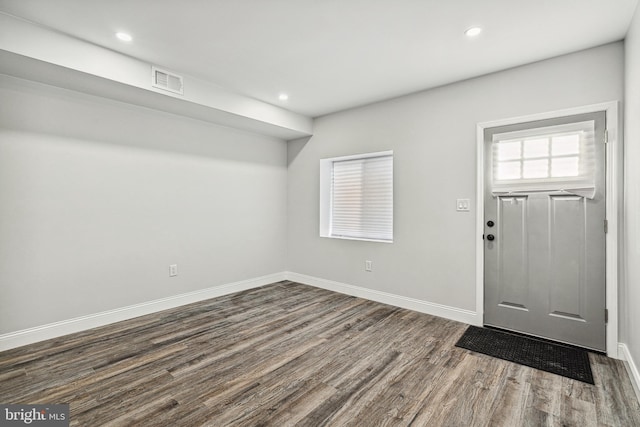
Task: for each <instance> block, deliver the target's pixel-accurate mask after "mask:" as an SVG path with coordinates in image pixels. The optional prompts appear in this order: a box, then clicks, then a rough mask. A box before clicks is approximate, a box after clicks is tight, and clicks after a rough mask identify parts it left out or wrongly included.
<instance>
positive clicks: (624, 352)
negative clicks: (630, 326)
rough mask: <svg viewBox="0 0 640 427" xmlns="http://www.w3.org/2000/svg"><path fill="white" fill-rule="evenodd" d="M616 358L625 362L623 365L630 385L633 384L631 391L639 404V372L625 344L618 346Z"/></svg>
mask: <svg viewBox="0 0 640 427" xmlns="http://www.w3.org/2000/svg"><path fill="white" fill-rule="evenodd" d="M618 357H620V358H621V359H622V360H624V361H625V364H624V365H625V367H626V368H627V372H628V373H629V378H630V379H631V384H633V390H634V391H635V392H636V397H637V398H638V402H640V372H639V371H638V366H637V365H636V363H635V361H634V360H633V357H632V356H631V353H630V352H629V348H628V347H627V345H626V344H624V343H619V344H618Z"/></svg>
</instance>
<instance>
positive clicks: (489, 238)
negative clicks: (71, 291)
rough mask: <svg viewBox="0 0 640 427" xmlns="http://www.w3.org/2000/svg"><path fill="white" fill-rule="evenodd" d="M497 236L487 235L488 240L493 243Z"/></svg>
mask: <svg viewBox="0 0 640 427" xmlns="http://www.w3.org/2000/svg"><path fill="white" fill-rule="evenodd" d="M495 238H496V237H495V236H494V235H493V234H487V240H488V241H490V242H493V241H494V240H495Z"/></svg>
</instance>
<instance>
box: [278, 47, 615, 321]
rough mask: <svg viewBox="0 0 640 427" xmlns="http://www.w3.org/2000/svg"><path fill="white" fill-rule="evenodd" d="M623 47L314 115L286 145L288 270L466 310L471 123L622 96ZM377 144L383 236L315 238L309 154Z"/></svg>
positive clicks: (470, 274)
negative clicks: (384, 202) (383, 180)
mask: <svg viewBox="0 0 640 427" xmlns="http://www.w3.org/2000/svg"><path fill="white" fill-rule="evenodd" d="M623 55H624V53H623V44H622V43H613V44H609V45H606V46H601V47H598V48H594V49H589V50H586V51H582V52H578V53H574V54H570V55H566V56H562V57H558V58H555V59H550V60H546V61H542V62H538V63H534V64H530V65H526V66H523V67H518V68H514V69H511V70H506V71H503V72H499V73H495V74H490V75H487V76H483V77H479V78H476V79H472V80H467V81H463V82H459V83H455V84H452V85H448V86H444V87H440V88H436V89H433V90H429V91H425V92H421V93H416V94H412V95H409V96H405V97H401V98H396V99H393V100H389V101H385V102H380V103H376V104H372V105H369V106H365V107H361V108H357V109H353V110H348V111H344V112H340V113H336V114H332V115H328V116H324V117H321V118H318V119H316V122H315V124H314V135H313V136H312V137H310V138H304V139H300V140H296V141H293V142H290V143H289V146H288V163H289V171H288V173H289V177H288V185H289V190H288V227H289V228H288V230H289V232H288V242H289V244H288V257H287V263H288V265H287V268H288V270H289V271H292V272H296V273H300V274H305V275H309V276H313V277H318V278H322V279H327V280H333V281H336V282H341V283H346V284H351V285H355V286H360V287H364V288H368V289H372V290H378V291H383V292H388V293H392V294H395V295H401V296H406V297H411V298H416V299H419V300H422V301H428V302H431V303H437V304H443V305H447V306H451V307H456V308H460V309H466V310H472V311H475V242H476V236H475V233H476V232H477V230H475V206H476V203H475V194H476V193H475V192H476V134H475V132H476V124H477V123H478V122H486V121H493V120H498V119H505V118H510V117H516V116H522V115H529V114H535V113H542V112H547V111H553V110H560V109H565V108H570V107H576V106H582V105H588V104H595V103H600V102H605V101H613V100H621V99H622V96H623ZM384 150H393V152H394V203H395V208H394V226H395V229H394V243H393V244H382V243H371V242H361V241H348V240H337V239H330V238H322V237H319V235H318V234H319V233H318V217H319V202H318V199H319V195H318V192H319V180H318V177H319V161H320V159H322V158H326V157H335V156H344V155H350V154H356V153H366V152H375V151H384ZM458 198H465V199H466V198H468V199H471V210H470V212H456V199H458ZM365 260H371V261H372V262H373V271H372V272H370V273H369V272H365V271H364V265H365Z"/></svg>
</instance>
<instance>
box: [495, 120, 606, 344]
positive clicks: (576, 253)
mask: <svg viewBox="0 0 640 427" xmlns="http://www.w3.org/2000/svg"><path fill="white" fill-rule="evenodd" d="M604 133H605V113H604V112H602V113H592V114H581V115H576V116H570V117H562V118H557V119H550V120H542V121H536V122H529V123H522V124H518V125H509V126H502V127H495V128H489V129H486V130H485V183H486V184H485V196H484V202H485V203H484V206H485V212H484V234H485V240H484V267H485V268H484V271H485V277H484V292H485V295H484V301H485V303H484V304H485V306H484V324H485V325H488V326H495V327H499V328H504V329H509V330H513V331H518V332H522V333H526V334H530V335H535V336H539V337H544V338H549V339H552V340H556V341H561V342H566V343H570V344H575V345H578V346H582V347H586V348H591V349H595V350H600V351H606V340H605V307H606V305H605V227H606V224H605V150H604Z"/></svg>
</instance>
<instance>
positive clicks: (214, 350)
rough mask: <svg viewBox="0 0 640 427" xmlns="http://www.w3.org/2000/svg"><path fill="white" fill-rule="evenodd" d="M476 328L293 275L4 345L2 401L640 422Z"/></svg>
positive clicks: (85, 407)
mask: <svg viewBox="0 0 640 427" xmlns="http://www.w3.org/2000/svg"><path fill="white" fill-rule="evenodd" d="M465 327H466V325H464V324H461V323H458V322H454V321H450V320H445V319H442V318H438V317H434V316H429V315H426V314H421V313H416V312H412V311H409V310H404V309H399V308H395V307H391V306H387V305H384V304H379V303H375V302H371V301H367V300H363V299H359V298H355V297H350V296H346V295H341V294H337V293H333V292H329V291H325V290H321V289H316V288H312V287H309V286H305V285H300V284H297V283H292V282H280V283H277V284H273V285H269V286H265V287H262V288H257V289H252V290H249V291H246V292H241V293H237V294H232V295H228V296H224V297H220V298H215V299H211V300H208V301H204V302H200V303H195V304H191V305H188V306H183V307H179V308H176V309H172V310H167V311H164V312H161V313H157V314H153V315H149V316H144V317H139V318H136V319H133V320H129V321H125V322H120V323H116V324H113V325H109V326H105V327H101V328H96V329H93V330H90V331H84V332H81V333H77V334H73V335H68V336H66V337H61V338H58V339H54V340H49V341H45V342H41V343H37V344H33V345H29V346H25V347H21V348H18V349H13V350H9V351H6V352H3V353H0V402H2V403H30V404H37V403H69V404H70V405H71V425H72V426H133V425H141V426H142V425H144V426H201V425H203V426H205V425H206V426H292V425H300V426H365V427H369V426H640V406H639V405H638V402H637V400H636V399H635V395H634V392H633V389H632V386H631V383H630V382H629V379H628V377H627V375H626V372H625V368H624V366H623V365H622V363H621V362H620V361H617V360H613V359H609V358H607V357H605V356H602V355H597V354H591V355H590V358H591V362H592V369H593V371H594V377H595V383H596V384H595V386H592V385H589V384H585V383H581V382H578V381H573V380H569V379H567V378H564V377H560V376H557V375H553V374H550V373H547V372H543V371H538V370H535V369H532V368H528V367H525V366H520V365H516V364H513V363H510V362H505V361H503V360H499V359H494V358H491V357H489V356H485V355H482V354H477V353H472V352H470V351H468V350H463V349H460V348H457V347H454V344H455V342H456V341H457V340H458V338H459V337H460V335H462V333H463V332H464V330H465Z"/></svg>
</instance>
